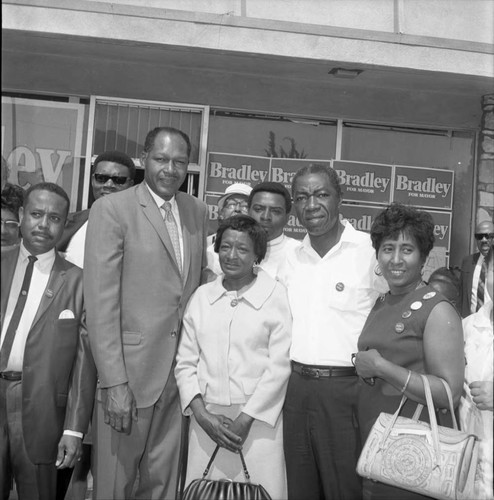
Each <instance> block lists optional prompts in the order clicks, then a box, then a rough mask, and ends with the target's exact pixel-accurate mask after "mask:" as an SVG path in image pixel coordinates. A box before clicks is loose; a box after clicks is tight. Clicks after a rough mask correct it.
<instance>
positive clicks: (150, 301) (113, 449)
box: [84, 127, 207, 499]
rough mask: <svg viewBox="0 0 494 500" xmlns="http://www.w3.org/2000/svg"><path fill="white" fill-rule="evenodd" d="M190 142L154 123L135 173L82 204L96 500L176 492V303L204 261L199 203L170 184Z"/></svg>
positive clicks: (183, 170)
mask: <svg viewBox="0 0 494 500" xmlns="http://www.w3.org/2000/svg"><path fill="white" fill-rule="evenodd" d="M190 150H191V145H190V141H189V138H188V137H187V135H186V134H184V133H183V132H181V131H179V130H177V129H174V128H168V127H158V128H156V129H153V130H152V131H151V132H149V133H148V135H147V137H146V141H145V145H144V151H143V153H142V156H141V162H142V164H143V167H144V169H145V173H144V182H143V183H142V184H139V185H138V186H136V187H133V188H130V189H127V190H125V191H123V192H121V193H116V194H114V195H112V196H107V197H104V198H101V199H99V200H98V201H97V202H96V203H95V204H94V205H93V206H92V208H91V213H90V216H89V225H88V231H87V238H86V255H85V260H84V294H85V299H86V306H87V323H88V333H89V338H90V342H91V347H92V351H93V353H94V357H95V362H96V366H97V370H98V375H99V380H100V388H101V394H100V397H98V403H97V405H96V416H95V419H94V420H93V431H94V443H93V445H94V446H95V447H96V450H95V466H94V470H95V481H94V494H95V498H98V499H108V498H114V499H123V498H131V496H132V494H133V492H134V491H135V497H136V498H147V499H151V498H166V499H169V498H174V495H175V486H176V479H177V478H176V475H177V470H178V456H179V441H180V425H181V412H180V407H179V397H178V390H177V385H176V381H175V376H174V374H173V368H174V364H175V354H176V349H177V343H178V340H179V333H180V326H181V320H182V316H183V311H184V308H185V306H186V304H187V301H188V299H189V297H190V296H191V294H192V292H193V291H194V290H195V289H196V288H197V287H198V286H199V284H200V282H201V275H202V271H203V269H204V268H205V267H206V235H207V207H206V205H205V204H204V203H203V202H201V201H199V200H198V199H196V198H194V197H192V196H189V195H188V194H185V193H183V192H180V191H179V188H180V185H181V184H182V183H183V181H184V179H185V177H186V175H187V167H188V163H189V155H190ZM137 477H139V481H138V484H136V485H135V484H134V483H135V482H136V478H137Z"/></svg>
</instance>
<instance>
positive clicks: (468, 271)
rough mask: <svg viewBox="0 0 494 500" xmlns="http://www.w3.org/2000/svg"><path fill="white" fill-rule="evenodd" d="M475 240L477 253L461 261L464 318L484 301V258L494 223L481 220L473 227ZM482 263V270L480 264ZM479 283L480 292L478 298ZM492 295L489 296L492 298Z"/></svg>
mask: <svg viewBox="0 0 494 500" xmlns="http://www.w3.org/2000/svg"><path fill="white" fill-rule="evenodd" d="M475 240H476V242H477V248H478V249H479V251H478V252H477V253H474V254H471V255H467V256H466V257H465V258H464V259H463V262H462V263H461V277H460V290H461V297H460V299H461V307H460V311H461V315H462V317H463V318H466V317H467V316H469V315H470V314H472V313H474V312H476V311H477V310H478V309H480V306H482V305H483V303H484V302H485V298H484V296H483V295H484V293H486V291H485V290H484V288H485V264H484V262H485V258H486V257H487V254H488V253H489V250H491V248H492V246H493V244H494V224H493V223H492V222H491V221H483V222H480V223H479V224H477V227H476V228H475ZM483 264H484V272H482V266H483ZM479 283H480V289H481V294H482V296H480V298H479ZM493 298H494V297H491V299H493Z"/></svg>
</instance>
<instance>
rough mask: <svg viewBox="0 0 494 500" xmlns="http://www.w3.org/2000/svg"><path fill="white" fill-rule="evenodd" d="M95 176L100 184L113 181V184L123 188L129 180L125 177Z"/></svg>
mask: <svg viewBox="0 0 494 500" xmlns="http://www.w3.org/2000/svg"><path fill="white" fill-rule="evenodd" d="M93 176H94V178H95V179H96V182H99V183H100V184H106V183H107V182H108V181H109V180H110V179H111V180H112V182H113V184H118V185H119V186H122V185H123V184H125V183H126V182H127V180H128V177H125V176H123V175H106V174H93Z"/></svg>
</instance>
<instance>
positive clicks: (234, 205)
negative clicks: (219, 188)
mask: <svg viewBox="0 0 494 500" xmlns="http://www.w3.org/2000/svg"><path fill="white" fill-rule="evenodd" d="M237 207H239V208H240V210H248V208H249V205H248V203H247V202H246V201H233V200H232V201H227V202H226V203H225V208H228V209H230V210H231V209H232V208H237Z"/></svg>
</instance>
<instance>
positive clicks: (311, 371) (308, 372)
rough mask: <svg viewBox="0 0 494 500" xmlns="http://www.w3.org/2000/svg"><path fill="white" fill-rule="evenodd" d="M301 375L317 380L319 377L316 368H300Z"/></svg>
mask: <svg viewBox="0 0 494 500" xmlns="http://www.w3.org/2000/svg"><path fill="white" fill-rule="evenodd" d="M302 375H304V376H305V377H312V378H319V377H320V376H321V375H320V373H319V370H318V369H317V368H309V367H308V366H302Z"/></svg>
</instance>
